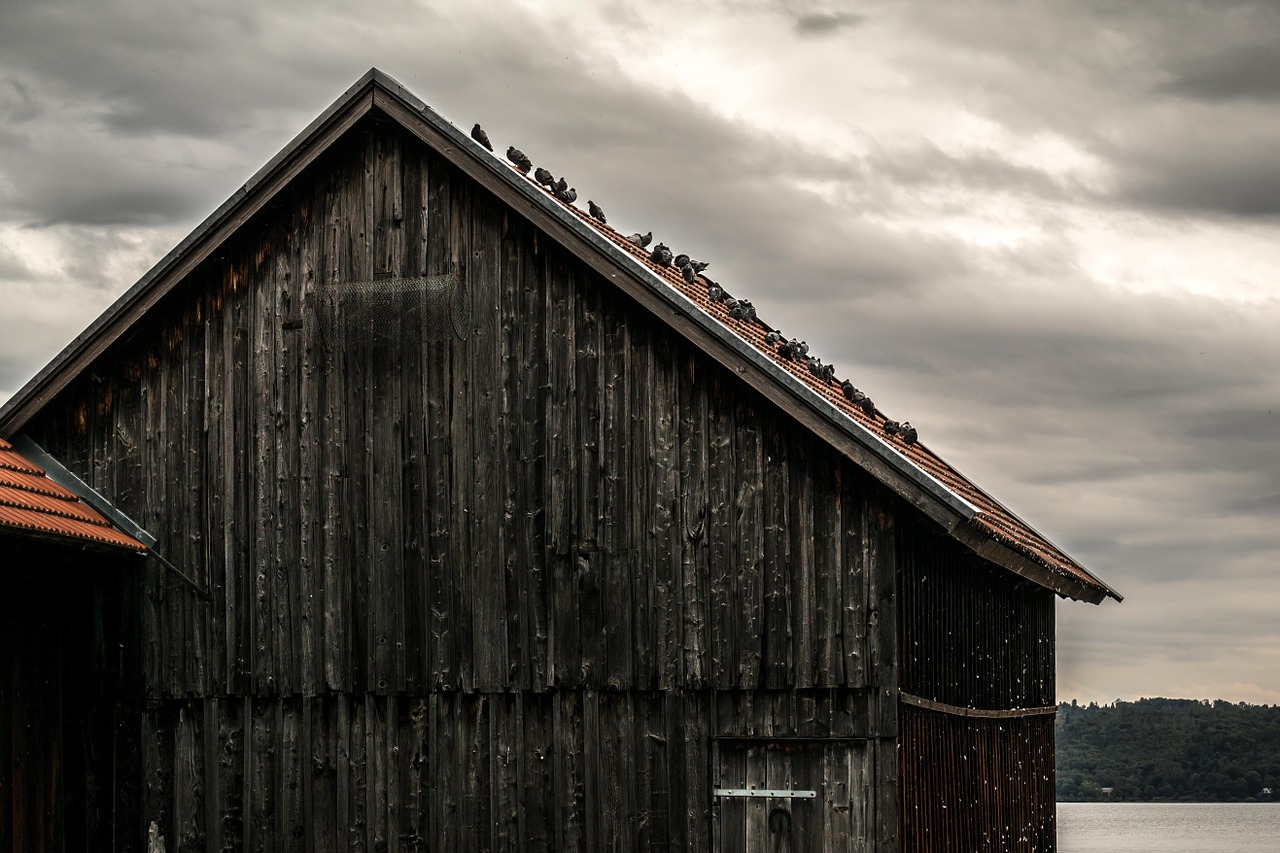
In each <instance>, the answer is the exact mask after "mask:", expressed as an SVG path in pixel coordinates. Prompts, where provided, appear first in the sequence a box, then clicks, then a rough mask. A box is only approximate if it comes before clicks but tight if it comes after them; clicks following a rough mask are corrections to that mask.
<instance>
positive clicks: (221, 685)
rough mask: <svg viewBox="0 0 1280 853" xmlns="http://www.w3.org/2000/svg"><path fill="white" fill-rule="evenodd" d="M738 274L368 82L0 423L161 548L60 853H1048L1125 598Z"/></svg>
mask: <svg viewBox="0 0 1280 853" xmlns="http://www.w3.org/2000/svg"><path fill="white" fill-rule="evenodd" d="M503 147H505V143H504V146H503ZM531 153H537V152H531ZM597 197H599V196H597ZM667 239H668V242H672V243H674V242H677V241H676V240H675V239H674V238H673V237H668V238H667ZM675 248H676V250H677V251H678V250H679V248H678V247H675ZM659 260H661V259H659ZM730 284H731V283H730ZM711 295H712V294H710V293H709V289H708V287H707V286H706V283H705V282H704V281H703V280H701V279H695V280H694V282H693V283H689V282H686V281H685V280H684V278H682V276H681V275H680V271H679V270H678V269H675V268H674V267H665V266H661V265H660V264H659V263H658V262H656V261H654V260H653V259H652V258H651V252H650V250H648V249H641V248H639V247H638V246H636V245H633V244H631V243H630V242H628V241H627V240H626V239H625V238H624V237H623V236H622V235H621V234H619V233H618V232H615V231H614V230H613V229H612V228H610V227H609V226H606V225H603V224H601V223H599V222H596V221H594V220H592V219H591V218H590V217H588V216H587V215H586V214H585V213H583V212H581V211H580V210H579V209H578V208H577V207H576V206H575V205H573V204H569V203H565V202H564V201H562V200H560V199H557V198H556V197H554V196H553V195H552V194H551V193H549V192H548V191H546V190H545V189H543V188H542V187H541V186H539V185H538V184H537V183H535V182H534V180H533V179H532V178H531V177H526V176H525V175H523V174H521V172H520V171H518V170H517V169H516V168H513V166H512V164H511V163H509V162H508V161H506V160H505V159H502V158H501V157H500V156H495V155H493V154H491V153H490V152H488V151H486V150H485V149H483V148H482V147H481V146H480V145H478V144H477V143H475V142H473V141H472V140H471V139H470V138H468V136H467V135H466V134H465V133H463V132H460V131H459V130H458V129H457V128H455V127H454V126H453V125H451V124H449V123H448V122H446V121H445V120H444V119H442V118H441V117H440V116H439V115H437V114H436V113H435V112H433V111H432V110H431V109H430V108H428V107H427V106H426V105H425V104H424V103H422V102H421V101H419V100H418V99H417V98H415V97H414V96H413V95H411V94H410V93H408V92H407V91H405V90H404V89H403V88H402V87H401V86H400V85H399V84H397V83H396V82H395V81H393V80H391V79H390V78H388V77H387V76H386V75H384V74H382V73H380V72H378V71H376V70H373V71H370V72H369V73H368V74H367V75H365V77H363V78H362V79H361V80H359V81H358V82H357V83H356V84H355V85H354V86H353V87H352V88H351V89H350V90H349V91H348V92H347V93H346V94H344V95H343V96H342V97H341V98H339V99H338V101H337V102H336V103H335V104H334V105H333V106H332V107H330V108H329V109H328V110H327V111H326V112H324V113H323V114H322V115H321V116H320V117H319V118H317V119H316V120H315V121H314V122H313V123H312V124H311V125H310V126H309V127H308V128H307V129H306V130H304V131H303V132H302V134H301V135H299V136H298V137H297V138H296V139H295V140H294V141H293V142H292V143H291V144H290V145H289V146H288V147H287V148H285V149H284V150H283V151H282V152H281V153H280V154H279V155H277V156H276V157H275V158H274V159H273V160H272V161H271V162H270V163H268V164H267V165H266V166H265V167H264V168H263V169H262V170H261V171H260V172H259V173H258V174H257V175H256V176H254V177H253V178H252V179H251V180H250V181H249V182H248V183H247V184H245V186H244V187H243V188H242V189H241V190H239V191H238V192H237V193H235V195H233V196H232V197H231V198H230V199H229V200H228V201H227V202H226V203H225V204H224V205H223V206H222V207H221V208H219V209H218V210H217V211H216V212H215V213H214V214H213V215H212V216H211V217H210V218H209V219H208V220H207V221H206V222H205V223H204V224H203V225H201V226H200V227H199V228H198V229H197V230H196V231H195V232H194V233H193V234H191V235H190V236H189V237H188V238H186V239H185V240H183V241H182V243H181V244H179V245H178V247H177V248H175V249H174V250H173V252H172V253H170V254H169V255H168V256H167V257H166V258H164V259H163V260H162V261H161V262H160V263H159V264H158V265H157V266H156V267H155V268H154V269H153V270H152V271H151V272H149V273H148V274H147V275H146V276H145V277H144V278H143V279H142V280H141V281H139V282H138V283H137V284H135V285H134V286H133V287H132V288H131V289H130V290H128V292H126V293H125V294H124V296H122V297H121V298H120V299H119V301H117V302H116V304H115V305H113V306H112V307H111V308H110V309H109V310H108V311H107V312H106V313H105V314H104V315H103V316H102V317H101V318H99V319H98V320H97V321H96V322H95V323H94V324H93V325H92V326H91V327H90V328H89V329H88V330H86V331H85V332H84V333H83V334H82V335H81V336H80V337H79V338H77V339H76V340H75V341H74V342H73V343H72V344H71V345H70V346H69V347H68V348H67V349H66V350H65V351H64V352H63V353H62V354H61V355H59V356H58V357H57V358H56V359H55V360H54V361H53V362H52V363H51V364H50V365H49V366H47V367H46V368H45V369H43V370H42V371H41V372H40V373H39V374H38V375H37V376H36V377H35V378H34V379H32V380H31V382H30V383H28V384H27V386H26V387H25V388H23V389H22V390H21V391H20V392H19V393H18V394H17V395H16V396H15V397H14V398H12V399H11V400H9V401H8V403H7V404H6V405H5V406H4V407H3V409H0V434H4V435H9V436H18V435H22V436H25V437H26V438H27V439H29V440H31V441H32V442H33V443H34V446H37V447H39V448H42V449H43V450H44V451H46V452H48V453H50V454H52V455H53V456H54V457H56V458H57V459H59V460H60V461H61V462H62V463H63V464H64V465H65V466H66V467H67V468H68V469H69V470H70V471H71V472H73V473H74V474H76V475H78V476H79V477H80V478H81V479H82V480H84V481H85V482H86V483H87V484H88V485H89V486H91V487H92V488H93V489H94V490H96V492H98V493H99V494H100V495H102V496H103V497H104V498H106V499H107V500H108V501H110V502H111V505H112V506H113V507H114V508H115V509H117V510H118V511H119V512H120V513H122V514H123V517H127V518H128V519H132V520H133V521H136V522H137V524H138V525H140V526H141V528H143V529H144V530H145V531H146V532H147V533H149V534H150V535H151V536H153V537H154V540H155V542H154V545H153V546H152V549H151V550H152V552H153V553H154V554H155V555H156V557H157V559H147V560H145V561H144V560H138V559H137V558H133V559H132V560H130V561H125V562H123V563H121V562H120V561H115V562H110V561H107V562H104V563H103V564H102V565H101V566H97V567H96V568H95V569H94V571H91V572H88V573H87V574H83V573H82V575H78V576H73V575H71V574H68V575H67V576H66V579H65V580H64V581H63V582H62V583H60V584H58V585H56V586H55V587H54V588H50V589H48V590H47V593H46V594H44V595H41V596H35V597H34V598H32V600H31V605H30V606H31V608H32V609H33V612H34V610H35V609H38V608H41V607H42V608H45V609H46V612H49V613H52V612H55V611H64V608H66V607H67V606H68V602H71V601H74V600H76V599H77V597H84V596H91V597H92V598H93V601H92V604H93V608H96V609H93V610H92V613H94V614H96V615H95V616H94V618H95V619H96V620H97V621H96V622H94V623H93V625H94V631H96V632H97V635H95V636H96V639H94V641H93V642H89V641H88V640H87V639H86V640H85V642H82V643H80V646H76V648H80V647H81V646H83V650H84V652H85V654H86V655H95V656H94V657H87V658H86V659H85V660H81V661H76V662H75V666H74V667H64V669H63V672H64V675H63V679H64V680H63V681H62V683H61V684H60V685H59V686H58V687H59V689H60V690H61V691H62V694H63V695H64V696H66V695H72V694H74V695H76V696H77V697H82V698H83V701H84V703H85V706H86V707H85V708H84V709H82V713H84V714H92V715H94V719H95V720H98V721H100V722H99V723H98V724H95V725H94V726H87V727H85V728H84V729H83V731H82V732H81V733H80V734H79V735H78V737H77V739H76V740H75V742H74V744H73V743H72V742H71V740H69V739H68V738H66V737H65V736H64V737H63V739H62V740H61V742H60V746H59V749H60V750H61V754H62V756H63V759H62V760H61V764H60V766H59V767H58V768H57V772H56V773H53V774H52V775H53V776H56V777H58V778H57V779H56V780H55V781H56V784H55V782H50V784H51V785H54V789H53V790H51V791H49V792H48V796H49V798H51V799H50V801H53V800H57V799H58V798H59V797H61V798H62V800H65V802H63V804H62V805H60V806H59V808H60V809H61V812H60V814H69V813H71V812H74V815H75V816H74V820H71V819H68V820H67V821H65V822H64V823H62V824H59V825H58V826H57V827H54V828H52V829H50V832H51V833H55V834H59V833H60V835H58V837H56V838H51V839H50V840H49V842H48V844H49V846H50V848H51V849H63V847H65V848H67V849H88V850H109V849H115V850H137V849H142V848H145V847H147V846H148V845H149V846H150V847H151V849H164V850H170V851H172V850H204V851H219V850H240V849H248V850H320V851H325V850H331V851H338V850H342V851H346V850H369V851H408V850H436V851H480V850H504V851H552V850H554V851H561V850H565V851H569V850H578V851H592V852H593V851H604V850H637V851H638V850H645V851H648V850H663V851H676V850H681V851H710V850H714V851H740V850H749V851H770V853H772V852H773V851H786V850H790V851H802V850H803V851H824V852H825V851H846V850H849V851H853V850H856V851H889V850H907V851H926V850H928V851H975V850H1022V851H1032V850H1035V851H1049V850H1053V849H1054V846H1055V841H1054V751H1053V716H1052V715H1053V710H1054V704H1055V696H1054V604H1055V597H1056V596H1062V597H1065V598H1070V599H1075V600H1080V601H1086V602H1091V603H1095V604H1096V603H1099V602H1101V601H1102V600H1104V599H1105V598H1107V597H1112V598H1116V599H1118V598H1119V596H1118V595H1116V594H1115V593H1114V592H1113V591H1112V590H1111V589H1110V588H1109V587H1107V586H1106V585H1105V584H1104V583H1102V582H1101V581H1099V580H1098V579H1097V578H1096V577H1094V576H1093V575H1092V574H1090V573H1089V572H1088V571H1086V570H1085V569H1084V568H1082V567H1081V566H1080V565H1078V564H1077V563H1076V562H1075V561H1073V560H1072V559H1071V558H1070V557H1069V556H1067V555H1066V554H1064V553H1062V552H1061V551H1060V550H1059V549H1057V548H1055V547H1054V546H1053V545H1052V544H1050V543H1049V542H1048V541H1047V540H1046V539H1044V538H1043V537H1042V536H1040V535H1039V534H1038V533H1036V532H1035V531H1034V530H1032V529H1031V528H1030V527H1028V526H1027V525H1026V524H1025V523H1023V522H1022V521H1020V520H1019V519H1018V518H1016V517H1015V516H1014V515H1012V514H1011V513H1010V512H1009V511H1008V510H1007V509H1005V508H1004V507H1003V506H1002V505H1000V504H999V503H997V502H996V501H995V500H994V499H993V498H991V497H990V496H988V495H987V494H986V493H984V492H982V491H981V490H980V489H978V488H977V487H976V486H975V485H973V484H972V483H971V482H969V481H968V480H967V479H966V478H965V477H963V476H962V475H961V474H959V473H958V472H956V471H955V470H954V469H953V468H951V467H950V466H948V465H947V463H945V462H944V461H943V460H941V459H940V458H939V457H938V456H936V455H935V454H934V453H932V452H931V451H930V450H929V449H928V448H927V447H925V446H924V445H923V444H922V443H921V442H919V441H917V440H914V439H915V434H914V432H913V431H910V430H902V429H894V427H895V426H896V424H891V423H890V422H889V421H888V419H887V418H886V416H885V415H884V414H883V413H881V412H880V411H878V410H877V409H876V408H875V406H874V405H873V404H871V403H870V401H868V400H865V399H863V396H864V395H863V394H862V393H861V392H858V391H856V389H854V388H853V386H852V385H844V386H842V385H841V381H840V378H834V379H832V378H830V377H824V376H820V375H817V374H816V373H815V372H813V371H811V370H810V369H809V368H808V366H807V365H806V363H805V361H804V359H803V358H799V357H793V356H792V354H791V353H790V352H789V351H788V348H787V347H779V346H778V345H777V342H776V341H774V340H773V339H772V338H769V337H767V334H768V332H769V331H770V329H769V327H768V326H767V325H766V324H765V323H763V322H762V321H761V320H760V319H757V318H756V317H754V316H753V314H752V313H751V312H745V311H744V310H743V309H742V307H741V306H734V307H733V308H732V310H731V307H730V305H729V304H728V303H727V302H726V301H724V300H720V301H712V299H711V298H710V296H711ZM747 295H750V294H747ZM855 378H856V377H855ZM0 500H2V499H0ZM159 558H163V561H162V560H161V559H159ZM5 560H6V572H5V580H6V582H8V583H10V584H12V583H13V582H14V578H15V577H19V576H21V575H22V573H23V572H35V571H36V570H37V569H36V567H34V566H32V565H28V563H31V560H30V559H25V560H16V559H13V558H9V557H6V558H5ZM108 562H110V565H108ZM165 562H167V563H168V564H170V565H171V566H172V569H171V568H169V567H166V565H165ZM10 563H12V565H10ZM77 577H78V578H79V579H80V580H79V581H77V580H76V579H75V578H77ZM81 582H83V583H84V584H85V585H86V586H84V587H83V588H82V586H81ZM77 606H80V605H77ZM88 606H89V605H88V604H86V605H84V607H88ZM84 612H86V613H88V612H89V611H88V610H85V611H84ZM32 618H35V617H32ZM68 648H70V647H68ZM103 649H105V650H106V652H105V657H106V658H107V659H108V660H106V661H105V662H104V660H103V659H102V658H103V656H104V655H103V651H102V650H103ZM0 660H4V661H6V662H7V663H8V665H10V666H11V667H12V666H14V665H15V664H14V662H13V661H12V660H10V659H9V658H0ZM21 664H22V661H21V660H19V661H17V665H21ZM99 671H101V672H104V673H106V675H98V674H96V673H98V672H99ZM90 673H95V674H93V675H90ZM108 676H109V677H108ZM11 695H12V694H9V693H6V694H5V701H6V702H12V701H13V700H12V698H11ZM101 721H110V724H104V723H102V722H101ZM73 749H74V750H76V751H78V752H77V754H76V755H75V756H73V755H72V754H71V752H72V750H73ZM0 757H2V756H0ZM0 767H3V761H2V760H0ZM73 776H74V777H75V778H70V777H73ZM67 792H73V793H74V796H72V795H71V794H68V793H67ZM3 808H4V806H2V805H0V810H2V809H3ZM4 817H5V813H4V812H3V811H0V821H2V820H3V818H4Z"/></svg>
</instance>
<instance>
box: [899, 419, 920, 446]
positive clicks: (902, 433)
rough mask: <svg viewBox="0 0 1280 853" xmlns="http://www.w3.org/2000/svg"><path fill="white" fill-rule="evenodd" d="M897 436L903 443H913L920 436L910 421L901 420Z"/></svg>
mask: <svg viewBox="0 0 1280 853" xmlns="http://www.w3.org/2000/svg"><path fill="white" fill-rule="evenodd" d="M898 437H899V438H901V439H902V443H903V444H915V443H916V441H917V440H919V438H920V433H919V432H917V431H916V428H915V427H913V426H912V425H911V421H903V422H902V423H901V424H899V425H898Z"/></svg>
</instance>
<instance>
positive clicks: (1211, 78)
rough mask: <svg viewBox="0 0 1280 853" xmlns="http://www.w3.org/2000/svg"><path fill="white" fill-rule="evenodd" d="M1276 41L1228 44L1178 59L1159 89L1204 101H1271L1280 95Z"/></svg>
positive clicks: (1279, 71) (1278, 54) (1278, 59)
mask: <svg viewBox="0 0 1280 853" xmlns="http://www.w3.org/2000/svg"><path fill="white" fill-rule="evenodd" d="M1276 44H1277V43H1276V40H1275V39H1268V40H1266V41H1261V42H1258V43H1255V44H1249V45H1237V46H1229V47H1226V48H1225V49H1223V50H1221V51H1219V52H1216V53H1213V54H1210V55H1208V56H1199V57H1195V58H1193V59H1190V60H1187V61H1185V62H1177V63H1175V67H1173V68H1171V69H1170V72H1171V77H1172V79H1170V80H1169V81H1168V82H1166V83H1165V84H1163V85H1162V86H1161V87H1160V90H1161V91H1162V92H1164V93H1166V94H1172V95H1179V96H1183V97H1187V98H1194V99H1197V100H1204V101H1238V100H1257V101H1274V100H1276V99H1277V98H1280V51H1277V49H1276ZM1179 66H1181V67H1179Z"/></svg>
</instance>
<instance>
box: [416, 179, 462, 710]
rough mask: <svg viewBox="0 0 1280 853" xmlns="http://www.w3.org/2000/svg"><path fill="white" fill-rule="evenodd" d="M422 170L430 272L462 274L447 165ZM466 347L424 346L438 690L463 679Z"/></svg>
mask: <svg viewBox="0 0 1280 853" xmlns="http://www.w3.org/2000/svg"><path fill="white" fill-rule="evenodd" d="M423 168H424V170H425V172H426V174H425V175H424V181H425V184H426V192H427V198H426V204H425V208H426V210H425V213H424V217H425V221H424V223H423V229H424V233H425V235H426V238H425V239H426V243H427V245H426V265H427V266H426V270H425V271H426V273H427V274H428V275H441V274H444V273H448V272H450V271H457V265H456V263H455V258H454V256H453V247H452V245H451V244H450V239H451V238H450V234H451V228H450V226H449V219H450V216H451V211H452V208H453V202H452V191H453V188H452V185H451V184H450V183H449V181H448V180H447V179H446V175H445V169H444V168H443V163H442V161H440V160H439V159H437V158H434V157H432V158H429V159H428V160H427V161H425V162H424V163H423ZM463 346H464V345H463V344H461V343H448V342H440V343H433V344H430V345H429V346H427V347H425V348H424V359H425V364H424V366H423V377H422V378H423V396H424V398H425V400H426V419H427V424H426V438H427V442H426V449H425V453H426V481H427V494H426V507H427V518H426V523H427V565H428V567H429V578H428V596H429V598H428V601H429V612H430V620H429V623H428V624H429V631H428V635H429V640H430V646H429V647H430V675H429V679H430V684H431V687H432V689H434V690H439V689H447V688H450V687H456V686H457V685H458V683H459V677H460V676H459V673H460V669H459V666H460V663H459V661H460V656H461V647H460V640H461V634H460V632H459V631H458V630H457V619H458V615H457V614H456V613H455V612H454V609H453V602H454V593H453V588H454V586H455V585H456V584H457V583H460V580H459V577H458V576H459V574H460V573H459V572H458V570H457V566H456V565H455V563H454V562H453V541H452V538H453V530H452V521H453V510H452V505H453V501H454V492H453V480H452V477H451V476H450V468H451V467H452V456H453V452H454V451H453V440H452V426H451V425H452V422H453V414H452V406H453V395H452V393H451V379H450V377H451V376H452V366H451V365H452V354H453V352H454V351H455V350H456V351H458V352H462V348H463Z"/></svg>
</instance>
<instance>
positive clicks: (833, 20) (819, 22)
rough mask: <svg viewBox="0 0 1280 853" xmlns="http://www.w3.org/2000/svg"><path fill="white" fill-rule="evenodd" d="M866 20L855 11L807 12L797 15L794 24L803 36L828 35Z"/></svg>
mask: <svg viewBox="0 0 1280 853" xmlns="http://www.w3.org/2000/svg"><path fill="white" fill-rule="evenodd" d="M864 20H865V18H864V16H862V15H857V14H854V13H853V12H829V11H824V12H805V13H801V14H798V15H796V18H795V23H794V26H795V30H796V32H797V33H799V34H800V35H801V36H826V35H831V34H832V33H836V32H839V31H840V30H843V29H846V28H848V27H856V26H858V25H860V24H861V23H862V22H863V21H864Z"/></svg>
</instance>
